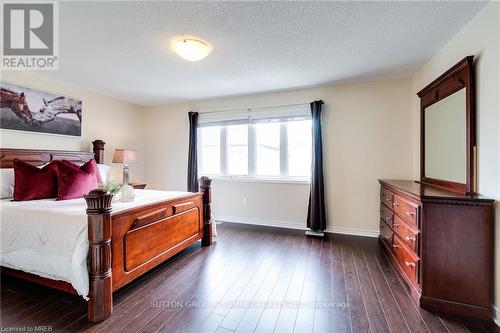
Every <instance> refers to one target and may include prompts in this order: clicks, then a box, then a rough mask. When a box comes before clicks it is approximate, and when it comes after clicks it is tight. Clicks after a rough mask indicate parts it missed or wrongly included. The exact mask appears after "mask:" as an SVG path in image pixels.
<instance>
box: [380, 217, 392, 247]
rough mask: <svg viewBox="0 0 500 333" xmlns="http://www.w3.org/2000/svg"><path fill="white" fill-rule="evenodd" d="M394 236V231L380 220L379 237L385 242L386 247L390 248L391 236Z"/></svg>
mask: <svg viewBox="0 0 500 333" xmlns="http://www.w3.org/2000/svg"><path fill="white" fill-rule="evenodd" d="M393 237H394V232H393V231H392V229H391V228H390V227H389V226H388V225H387V224H386V223H385V222H384V221H382V220H381V221H380V238H381V239H382V240H383V241H384V242H385V244H386V245H387V247H388V248H390V249H391V248H392V238H393Z"/></svg>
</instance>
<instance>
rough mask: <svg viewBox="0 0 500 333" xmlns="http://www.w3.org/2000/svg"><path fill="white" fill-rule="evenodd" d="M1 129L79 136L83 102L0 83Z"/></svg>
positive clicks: (80, 134)
mask: <svg viewBox="0 0 500 333" xmlns="http://www.w3.org/2000/svg"><path fill="white" fill-rule="evenodd" d="M0 102H1V104H0V128H1V129H2V130H3V129H6V130H17V131H28V132H38V133H49V134H59V135H69V136H77V137H81V136H82V101H80V100H77V99H73V98H69V97H64V96H58V95H53V94H50V93H47V92H42V91H38V90H34V89H30V88H25V87H20V86H16V85H14V84H10V83H6V82H0Z"/></svg>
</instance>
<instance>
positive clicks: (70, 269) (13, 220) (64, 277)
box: [0, 190, 192, 299]
mask: <svg viewBox="0 0 500 333" xmlns="http://www.w3.org/2000/svg"><path fill="white" fill-rule="evenodd" d="M134 192H135V194H136V197H135V200H134V201H133V202H113V205H112V206H113V212H118V211H122V210H125V209H129V208H133V207H139V206H143V205H146V204H150V203H155V202H159V201H162V200H166V199H172V198H176V197H181V196H184V195H188V194H192V193H188V192H165V191H153V190H135V191H134ZM85 209H86V204H85V200H84V199H83V198H82V199H73V200H64V201H56V200H54V199H46V200H33V201H19V202H14V201H10V199H2V200H0V218H1V220H0V232H1V243H0V247H1V249H0V265H2V266H5V267H9V268H13V269H18V270H22V271H25V272H28V273H32V274H36V275H39V276H42V277H46V278H50V279H53V280H61V281H66V282H69V283H71V284H72V286H73V288H74V289H75V290H76V291H77V292H78V294H79V295H81V296H83V298H85V299H87V296H88V293H89V277H88V271H87V262H86V260H87V253H88V249H89V245H88V239H87V215H86V214H85Z"/></svg>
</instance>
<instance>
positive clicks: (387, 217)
mask: <svg viewBox="0 0 500 333" xmlns="http://www.w3.org/2000/svg"><path fill="white" fill-rule="evenodd" d="M380 218H381V219H382V220H383V221H384V222H385V223H387V224H388V225H390V226H392V222H393V218H394V213H393V212H392V210H390V209H389V208H387V207H386V206H385V205H383V204H380Z"/></svg>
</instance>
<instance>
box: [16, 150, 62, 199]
mask: <svg viewBox="0 0 500 333" xmlns="http://www.w3.org/2000/svg"><path fill="white" fill-rule="evenodd" d="M55 197H57V163H55V162H51V163H50V164H48V165H46V166H44V167H43V168H38V167H36V166H34V165H31V164H29V163H26V162H24V161H21V160H18V159H14V201H25V200H37V199H48V198H55Z"/></svg>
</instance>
